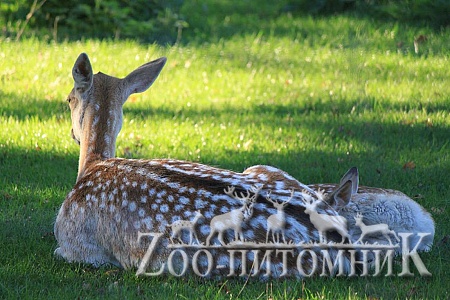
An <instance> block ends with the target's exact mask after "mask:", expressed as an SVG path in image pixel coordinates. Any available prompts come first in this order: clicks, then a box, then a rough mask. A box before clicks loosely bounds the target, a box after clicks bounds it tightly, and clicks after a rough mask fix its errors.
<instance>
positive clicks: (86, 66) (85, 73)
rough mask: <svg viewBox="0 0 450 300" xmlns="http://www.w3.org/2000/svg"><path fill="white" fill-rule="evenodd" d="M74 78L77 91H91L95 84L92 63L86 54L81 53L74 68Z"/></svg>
mask: <svg viewBox="0 0 450 300" xmlns="http://www.w3.org/2000/svg"><path fill="white" fill-rule="evenodd" d="M72 77H73V80H74V81H75V90H76V91H78V92H79V93H81V94H82V93H84V92H86V91H87V90H89V89H90V88H91V86H92V82H93V78H94V77H93V72H92V66H91V62H90V61H89V57H88V56H87V54H86V53H81V54H80V55H79V56H78V58H77V60H76V61H75V64H74V66H73V68H72Z"/></svg>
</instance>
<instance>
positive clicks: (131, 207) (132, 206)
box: [128, 201, 136, 212]
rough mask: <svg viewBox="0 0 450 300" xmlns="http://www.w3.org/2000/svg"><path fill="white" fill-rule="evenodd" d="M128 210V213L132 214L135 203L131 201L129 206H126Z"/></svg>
mask: <svg viewBox="0 0 450 300" xmlns="http://www.w3.org/2000/svg"><path fill="white" fill-rule="evenodd" d="M128 209H129V210H130V212H134V211H135V210H136V202H134V201H131V202H130V204H128Z"/></svg>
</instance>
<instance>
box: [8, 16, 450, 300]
mask: <svg viewBox="0 0 450 300" xmlns="http://www.w3.org/2000/svg"><path fill="white" fill-rule="evenodd" d="M261 28H262V29H261V31H260V32H259V33H254V32H245V31H243V32H242V33H241V34H236V35H234V36H232V37H230V38H227V39H219V40H217V42H215V43H203V44H200V43H191V44H189V43H187V44H185V45H180V46H174V47H163V46H158V45H143V44H138V43H134V42H126V41H121V42H98V41H84V42H79V43H69V42H65V43H60V44H52V43H44V42H39V41H38V40H33V39H30V40H24V41H22V42H20V43H13V42H9V41H8V40H1V41H0V128H1V130H0V232H1V239H2V243H1V245H0V253H1V255H0V298H22V299H27V298H30V299H31V298H32V299H36V298H48V299H50V298H57V299H72V298H117V299H123V298H149V299H152V298H166V299H172V298H177V299H186V298H188V299H190V298H198V297H200V298H205V299H227V298H237V297H239V298H249V299H255V298H258V297H259V298H262V299H267V298H277V299H278V298H281V299H298V298H301V299H338V298H339V299H369V298H370V299H392V298H399V299H403V298H448V290H447V287H446V284H444V283H445V282H448V281H449V280H450V271H449V268H448V266H449V258H448V256H447V254H448V252H449V250H450V246H449V244H448V234H449V228H450V224H449V221H448V215H449V207H448V195H449V194H450V188H449V187H450V177H449V176H448V174H449V171H450V155H449V153H450V144H449V140H450V115H449V111H450V96H449V93H448V78H449V77H450V71H449V68H448V64H449V58H450V51H449V50H448V47H447V46H448V44H449V42H450V39H449V31H448V30H446V31H442V32H434V31H431V30H429V29H427V28H421V29H417V28H413V27H408V26H406V25H399V24H390V23H385V24H382V23H377V22H370V21H366V20H362V19H354V18H350V17H342V16H341V17H329V18H318V19H313V18H309V17H289V16H281V17H279V18H277V19H273V20H270V21H268V22H267V24H262V25H261ZM418 34H425V35H427V37H428V42H427V43H425V44H423V45H422V47H421V50H420V53H419V54H415V53H414V50H413V46H412V40H413V38H414V36H417V35H418ZM399 42H403V43H404V45H405V46H403V47H401V48H397V43H399ZM80 52H87V53H88V54H89V56H90V58H91V62H92V64H93V67H94V72H97V71H102V72H104V73H107V74H111V75H115V76H125V75H127V74H128V72H130V71H132V70H133V69H134V68H136V67H137V66H139V65H141V64H143V63H145V62H147V61H149V60H152V59H155V58H157V57H159V56H163V55H164V56H167V57H168V63H167V65H166V67H165V69H164V70H163V72H162V73H161V75H160V77H159V78H158V80H157V81H156V82H155V84H154V86H153V87H152V88H151V89H150V90H149V91H148V92H146V93H144V94H139V95H133V96H132V97H131V98H130V99H129V100H128V103H126V105H125V107H124V125H123V129H122V132H121V133H120V135H119V138H118V143H117V147H118V150H117V155H118V156H121V157H130V158H160V157H171V158H177V159H185V160H193V161H199V162H202V163H206V164H211V165H215V166H219V167H222V168H228V169H232V170H236V171H242V170H243V169H244V168H246V167H248V166H251V165H255V164H268V165H273V166H277V167H279V168H281V169H283V170H285V171H287V172H288V173H290V174H292V175H293V176H294V177H296V178H297V179H298V180H300V181H301V182H304V183H317V182H337V181H338V180H339V178H340V176H341V175H342V174H343V173H344V172H345V171H346V170H347V169H348V168H349V167H351V166H358V168H359V170H360V180H361V184H363V185H369V186H377V187H385V188H393V189H397V190H401V191H403V192H405V193H406V194H408V195H410V196H411V197H413V198H414V199H415V200H416V201H418V202H419V203H420V204H421V205H423V206H424V207H425V208H426V209H427V210H428V211H430V212H431V213H432V215H433V217H434V219H435V221H436V238H435V246H434V248H433V250H432V251H431V252H430V253H427V254H422V256H421V257H422V258H423V260H424V262H425V264H426V266H427V268H428V269H429V271H430V272H431V273H432V274H433V276H432V277H431V278H422V277H420V276H419V275H418V274H417V272H416V276H415V277H412V278H399V277H390V278H383V277H376V278H313V279H305V280H303V281H298V280H287V281H269V282H257V281H256V280H250V281H249V282H245V281H244V280H242V279H238V278H229V279H226V280H223V281H202V280H200V279H198V278H181V279H179V278H173V277H166V278H145V277H144V278H142V277H139V278H136V277H135V276H134V272H133V271H129V272H125V271H121V270H116V269H109V268H102V269H93V268H90V267H88V266H84V265H78V264H67V263H65V262H62V261H58V260H56V259H55V258H54V257H53V255H52V252H53V251H54V249H55V247H56V242H55V239H54V237H53V235H52V231H53V222H54V219H55V216H56V213H57V210H58V209H59V206H60V205H61V203H62V201H63V200H64V197H65V195H66V194H67V193H68V192H69V190H70V188H71V186H72V185H73V184H74V181H75V178H76V172H77V163H78V151H79V149H78V146H77V145H76V144H75V143H74V142H73V141H72V140H71V138H70V120H69V119H70V113H69V110H68V108H67V107H66V103H65V101H64V100H65V99H66V96H67V94H68V93H69V91H70V89H71V88H72V84H73V82H72V78H71V74H70V72H71V68H72V66H73V63H74V61H75V59H76V57H77V55H78V54H79V53H80ZM409 162H413V164H407V163H409ZM413 165H414V168H405V166H413ZM445 237H447V240H445V239H444V238H445Z"/></svg>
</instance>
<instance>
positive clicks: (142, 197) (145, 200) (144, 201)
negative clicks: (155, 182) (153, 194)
mask: <svg viewBox="0 0 450 300" xmlns="http://www.w3.org/2000/svg"><path fill="white" fill-rule="evenodd" d="M141 203H147V196H145V195H144V196H141Z"/></svg>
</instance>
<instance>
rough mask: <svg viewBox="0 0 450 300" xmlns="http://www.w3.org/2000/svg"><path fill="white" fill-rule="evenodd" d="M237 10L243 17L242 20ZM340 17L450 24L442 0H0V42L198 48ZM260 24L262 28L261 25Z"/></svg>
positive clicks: (446, 3) (438, 25) (448, 7)
mask: <svg viewBox="0 0 450 300" xmlns="http://www.w3.org/2000/svg"><path fill="white" fill-rule="evenodd" d="M242 12H246V14H245V15H242ZM337 14H346V15H350V16H353V17H356V18H369V19H373V20H377V21H380V20H382V21H394V22H407V23H409V24H410V25H412V26H427V27H430V28H432V29H433V30H441V29H443V28H445V27H448V26H449V25H450V1H448V0H278V1H273V0H239V1H235V0H65V1H60V0H34V1H32V0H2V1H1V3H0V28H1V36H2V37H3V38H15V39H20V38H21V37H22V36H24V37H30V36H35V37H38V38H41V39H48V40H78V39H81V38H100V39H105V38H106V39H137V40H139V41H142V42H155V41H156V42H159V43H162V44H173V43H177V42H204V41H213V40H214V39H215V38H218V35H219V34H218V33H220V38H226V37H227V36H232V35H234V34H236V33H242V32H259V31H261V30H265V28H261V27H260V26H261V24H262V23H265V24H267V22H266V21H267V20H271V19H276V18H278V17H280V16H283V15H287V16H296V15H312V16H329V15H337ZM262 20H264V22H261V21H262Z"/></svg>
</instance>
